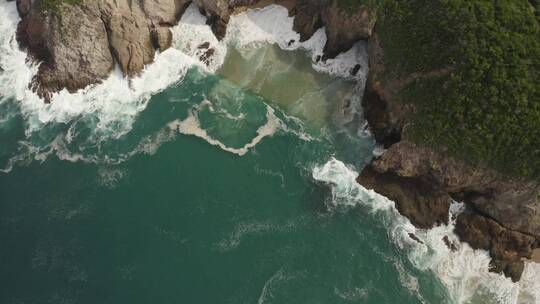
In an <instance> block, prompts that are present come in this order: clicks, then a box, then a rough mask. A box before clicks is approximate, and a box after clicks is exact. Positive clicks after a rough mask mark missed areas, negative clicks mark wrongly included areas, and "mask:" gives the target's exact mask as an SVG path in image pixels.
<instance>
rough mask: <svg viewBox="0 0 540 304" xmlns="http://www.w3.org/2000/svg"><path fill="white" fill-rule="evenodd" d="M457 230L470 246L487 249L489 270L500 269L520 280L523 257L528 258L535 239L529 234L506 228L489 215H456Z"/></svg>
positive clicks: (496, 270) (499, 270) (513, 278)
mask: <svg viewBox="0 0 540 304" xmlns="http://www.w3.org/2000/svg"><path fill="white" fill-rule="evenodd" d="M456 233H457V235H458V236H459V237H460V239H461V240H462V241H464V242H467V243H469V244H470V245H471V247H473V248H476V249H484V250H487V251H489V253H490V254H491V257H492V261H491V266H492V269H491V270H492V271H495V272H503V273H504V274H505V275H506V276H507V277H509V278H511V279H512V280H513V281H514V282H516V281H519V279H520V277H521V273H522V272H523V267H524V266H523V265H524V264H523V258H527V259H529V258H531V255H532V251H533V249H534V246H535V242H536V239H535V238H534V237H533V236H531V235H527V234H524V233H520V232H516V231H512V230H509V229H507V228H505V227H503V226H501V225H500V224H498V223H497V222H495V221H494V220H492V219H490V218H487V217H485V216H482V215H479V214H472V213H463V214H460V215H459V216H458V219H457V223H456Z"/></svg>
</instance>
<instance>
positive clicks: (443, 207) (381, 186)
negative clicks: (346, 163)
mask: <svg viewBox="0 0 540 304" xmlns="http://www.w3.org/2000/svg"><path fill="white" fill-rule="evenodd" d="M377 170H378V168H377V166H376V165H369V166H368V167H367V168H365V169H364V170H363V171H362V174H361V175H360V176H359V177H358V182H359V183H360V184H362V185H363V186H364V187H367V188H370V189H373V190H375V191H376V192H377V193H379V194H382V195H384V196H386V197H388V198H389V199H391V200H392V201H394V202H396V208H397V209H398V211H399V213H401V214H402V215H404V216H406V217H407V218H409V219H410V220H411V222H412V223H413V224H414V225H415V226H416V227H418V228H424V229H427V228H432V227H433V226H436V225H440V224H448V209H449V207H450V202H451V198H450V196H449V195H448V194H447V193H445V192H443V191H440V190H438V189H434V188H433V187H432V185H431V184H430V183H429V182H426V181H424V180H423V179H422V178H421V177H402V176H399V175H397V174H395V173H393V172H377Z"/></svg>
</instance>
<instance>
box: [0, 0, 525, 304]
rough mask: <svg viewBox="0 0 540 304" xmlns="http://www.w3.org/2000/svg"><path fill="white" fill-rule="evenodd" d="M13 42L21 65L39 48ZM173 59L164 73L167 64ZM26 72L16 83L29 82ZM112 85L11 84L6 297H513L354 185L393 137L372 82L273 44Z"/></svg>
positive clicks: (3, 264) (3, 240) (4, 110)
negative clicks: (377, 133) (368, 89)
mask: <svg viewBox="0 0 540 304" xmlns="http://www.w3.org/2000/svg"><path fill="white" fill-rule="evenodd" d="M9 5H13V4H2V7H0V13H2V14H4V16H12V15H13V12H14V10H13V8H12V7H8V6H9ZM2 10H4V11H2ZM2 26H4V28H2V27H0V30H3V33H4V35H6V34H5V33H12V31H11V32H10V31H9V30H7V27H8V26H12V24H9V23H8V24H7V25H6V24H2ZM2 43H3V47H2V50H3V53H1V54H0V56H3V57H0V63H2V65H3V67H7V66H8V65H6V63H8V59H9V60H12V61H13V58H17V56H22V55H21V54H19V53H17V52H14V53H13V51H9V52H8V50H10V49H11V47H12V46H13V43H14V42H13V41H12V40H10V39H7V38H6V37H3V38H2ZM10 52H12V53H10ZM167 56H172V55H170V53H169V55H166V54H163V55H162V57H161V58H169V57H167ZM175 56H176V55H175ZM174 58H176V57H174ZM179 58H183V57H179ZM23 62H24V61H23ZM171 64H174V63H171V62H167V65H169V66H170V65H171ZM156 66H158V67H160V66H161V67H162V68H161V69H157V70H156V71H148V72H147V74H150V76H149V77H152V79H160V77H165V76H166V74H167V73H168V71H169V70H167V69H165V68H163V66H162V65H160V62H159V60H158V62H157V63H156ZM15 69H17V66H15V67H13V65H12V66H11V69H7V72H6V73H0V82H3V83H0V87H7V88H8V89H9V88H13V87H17V86H15V85H13V84H12V83H11V82H12V81H13V79H14V78H17V79H19V78H21V77H18V76H16V75H15V74H16V73H15V72H14V71H15ZM10 73H11V74H10ZM22 78H23V79H24V77H22ZM122 81H124V82H122ZM107 83H108V85H107V86H105V89H103V90H101V91H99V92H98V93H95V92H94V91H88V92H86V93H84V94H83V95H81V96H93V97H92V100H93V102H94V103H90V104H89V103H81V104H78V103H74V102H71V103H62V102H61V101H58V102H57V103H56V105H55V104H53V105H51V106H46V108H44V106H43V105H41V104H37V103H32V102H30V101H22V102H21V100H20V98H19V96H18V93H16V92H14V93H13V94H11V91H9V90H8V89H4V90H3V91H2V92H4V93H3V94H4V96H2V100H1V102H0V169H2V171H0V286H1V287H0V303H6V304H22V303H55V304H56V303H62V304H63V303H66V304H67V303H89V304H94V303H111V304H113V303H114V304H120V303H130V304H133V303H234V304H236V303H373V304H378V303H453V302H461V300H460V299H463V298H466V299H467V301H469V300H471V301H472V303H490V302H492V301H495V300H493V299H497V297H496V296H497V294H496V292H495V293H494V292H493V291H486V292H484V293H482V294H480V295H476V296H474V297H472V298H471V297H468V296H463V294H464V291H463V290H470V289H471V288H469V286H468V285H466V284H472V283H470V282H469V281H464V280H463V279H460V277H458V278H457V280H456V282H458V283H457V285H456V286H457V287H456V286H453V285H449V284H446V285H445V284H444V282H448V280H450V279H448V278H447V277H443V279H441V276H440V275H437V274H438V273H441V268H440V266H433V265H439V264H436V263H439V262H440V261H446V260H444V259H442V258H438V259H435V258H432V257H433V256H437V254H436V250H435V249H433V248H431V247H426V248H427V249H425V250H424V249H422V250H423V251H422V250H420V251H421V252H422V255H417V256H420V257H421V258H418V257H417V256H415V257H414V258H411V251H414V250H413V249H414V248H416V247H418V246H420V245H418V244H415V242H414V241H411V240H410V239H407V238H408V236H407V234H408V231H410V229H413V228H410V227H409V225H410V224H408V223H406V222H404V220H403V219H402V218H400V217H399V216H397V215H396V214H395V211H394V210H393V209H391V207H389V206H390V205H385V204H386V203H385V201H384V200H382V199H380V198H374V196H373V194H369V193H367V192H366V191H365V189H364V190H362V188H360V186H358V185H356V183H355V182H354V178H355V172H359V171H360V170H361V168H362V167H363V166H365V165H366V164H367V163H368V162H369V161H370V160H371V159H372V157H373V152H374V150H376V147H375V143H374V141H373V139H372V137H371V136H370V135H369V132H367V131H366V129H365V121H364V119H363V118H362V115H361V107H360V98H361V92H362V85H361V83H359V82H358V80H355V79H352V78H340V77H337V76H331V75H328V74H325V73H320V72H317V71H315V70H314V69H313V66H312V59H311V58H310V55H309V54H308V53H306V52H304V51H300V50H297V51H285V50H281V49H280V48H279V47H277V46H271V45H263V46H261V45H259V46H257V47H252V48H247V49H242V50H236V49H234V48H231V49H229V51H228V52H227V55H226V56H225V57H224V62H223V64H222V65H221V66H220V68H219V69H217V70H216V71H213V72H208V71H205V70H204V69H203V68H201V67H197V66H191V67H188V68H187V69H186V71H185V75H183V77H181V78H179V79H178V80H177V81H173V82H171V83H169V84H168V85H166V86H165V88H164V89H157V90H154V89H152V85H151V84H150V83H151V82H150V81H149V80H148V78H146V80H144V79H143V80H141V81H139V82H134V83H133V84H132V85H133V86H134V87H141V86H142V87H144V88H145V89H146V90H147V91H148V92H151V94H148V95H147V96H146V95H145V96H144V97H145V98H139V97H140V94H139V95H138V97H137V98H139V99H141V100H144V102H143V101H135V102H133V101H132V100H131V99H130V97H129V96H127V95H129V93H128V92H127V91H126V93H123V91H122V90H123V89H122V83H125V80H118V82H115V81H114V78H112V80H110V81H109V80H108V81H107ZM7 91H9V92H10V94H7V93H6V92H7ZM117 92H120V93H117ZM92 94H94V95H95V96H94V95H92ZM114 94H116V95H114ZM112 95H114V96H116V97H115V98H116V99H114V100H115V101H114V102H113V101H110V100H113V98H112V97H110V96H112ZM81 96H79V97H77V96H75V97H73V96H72V97H70V98H79V99H80V100H83V99H84V98H86V97H84V98H83V97H81ZM118 96H121V97H125V96H127V97H126V100H130V101H128V102H122V101H121V98H120V97H118ZM137 98H135V97H134V98H133V99H137ZM79 99H77V100H79ZM23 100H24V98H23ZM118 100H120V101H118ZM94 105H96V106H94ZM99 107H100V108H99ZM98 108H99V109H98ZM43 109H46V110H43ZM51 113H54V115H56V116H54V119H53V118H52V117H53V116H51V115H52V114H51ZM419 237H420V238H421V239H423V240H425V242H426V243H429V244H431V243H430V242H431V241H430V237H431V234H426V233H422V232H419ZM405 239H407V241H403V240H405ZM433 242H439V243H441V242H442V241H441V240H440V237H438V238H437V240H436V241H433ZM439 243H437V244H439ZM441 244H442V243H441ZM415 246H416V247H415ZM467 252H468V251H467ZM456 263H457V262H456ZM419 264H420V265H423V266H420V267H419ZM432 264H433V265H432ZM445 267H446V268H448V269H453V268H452V267H455V265H451V264H449V265H445V264H443V265H442V270H444V269H446V268H445ZM458 268H459V267H458ZM465 268H467V265H465ZM434 269H435V271H434ZM460 269H461V268H460ZM473 272H474V269H473ZM454 275H455V276H459V275H463V274H461V273H460V274H454ZM467 275H469V274H467ZM450 277H451V278H452V273H451V275H450ZM445 280H446V281H445ZM450 281H451V280H450ZM452 282H454V281H452ZM459 282H463V284H465V285H463V286H461V285H459ZM449 286H450V287H455V288H450V287H449ZM471 286H472V288H473V289H474V288H475V287H474V286H476V285H471ZM501 286H502V285H501ZM505 286H506V285H505ZM493 294H495V296H493ZM504 295H506V294H503V296H504ZM462 296H463V298H462ZM527 299H533V300H532V301H533V302H534V298H525V301H522V303H527ZM533 302H530V303H533ZM501 303H506V302H501ZM508 303H512V302H508ZM520 303H521V302H520Z"/></svg>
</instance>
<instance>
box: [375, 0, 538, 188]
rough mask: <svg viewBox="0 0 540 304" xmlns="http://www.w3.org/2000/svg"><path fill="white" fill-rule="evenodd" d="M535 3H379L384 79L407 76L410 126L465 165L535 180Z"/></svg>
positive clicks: (454, 0)
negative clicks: (488, 168)
mask: <svg viewBox="0 0 540 304" xmlns="http://www.w3.org/2000/svg"><path fill="white" fill-rule="evenodd" d="M539 9H540V7H539V4H538V2H536V1H532V0H531V1H527V0H497V1H492V0H474V1H471V0H409V1H390V0H389V1H381V2H380V3H379V8H378V14H379V21H378V24H377V30H378V33H379V38H380V41H381V45H382V47H383V49H384V61H385V65H386V72H385V73H386V74H385V75H384V76H383V79H382V81H384V78H392V79H407V77H409V78H410V76H411V75H416V77H414V78H413V79H412V80H411V81H409V82H406V87H405V89H404V94H403V97H404V100H405V101H406V102H409V103H411V104H413V105H414V108H415V109H416V111H415V114H414V119H413V123H412V125H411V126H410V127H409V128H407V132H408V134H409V135H410V136H411V137H412V138H413V139H414V140H416V141H419V142H421V143H423V144H427V145H431V146H435V147H438V148H441V149H442V148H444V149H445V150H447V151H448V152H449V153H450V154H451V155H453V156H456V157H459V158H461V159H465V160H468V161H470V162H472V163H473V164H476V165H478V164H482V165H488V166H490V167H493V168H496V169H498V170H499V171H500V172H502V173H505V174H511V175H513V176H519V177H526V178H536V179H538V178H540V11H539Z"/></svg>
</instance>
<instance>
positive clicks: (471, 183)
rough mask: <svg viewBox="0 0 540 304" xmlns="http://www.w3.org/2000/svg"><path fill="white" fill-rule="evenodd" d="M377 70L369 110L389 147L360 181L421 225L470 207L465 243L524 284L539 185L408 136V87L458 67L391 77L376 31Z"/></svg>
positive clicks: (539, 215) (372, 49)
mask: <svg viewBox="0 0 540 304" xmlns="http://www.w3.org/2000/svg"><path fill="white" fill-rule="evenodd" d="M369 66H370V71H369V75H368V81H367V86H366V92H365V95H364V99H363V105H364V113H365V116H366V119H367V120H368V122H369V124H370V126H371V130H372V132H373V134H374V136H375V138H376V140H377V142H379V143H380V144H381V145H383V146H384V147H385V148H387V150H386V152H385V153H384V154H383V155H382V156H380V157H378V158H376V159H374V160H373V161H372V162H371V164H370V165H368V166H367V167H366V168H365V169H364V170H363V172H362V173H361V175H360V177H359V179H358V181H359V182H360V183H361V184H363V185H364V186H366V187H367V188H370V189H374V190H375V191H377V192H379V193H381V194H383V195H385V196H387V197H389V198H390V199H392V200H394V201H395V202H396V207H397V208H398V210H399V211H400V213H401V214H403V215H405V216H407V217H408V218H409V219H410V220H411V222H412V223H413V224H415V225H416V226H417V227H420V228H429V227H432V226H434V225H437V224H440V223H444V222H446V221H447V217H448V206H449V204H450V202H451V200H452V199H455V200H458V201H463V202H466V203H467V204H468V207H469V212H467V213H463V214H461V215H460V216H458V220H457V224H456V232H457V234H458V235H459V237H460V239H461V240H462V241H464V242H467V243H469V244H470V245H471V246H472V247H473V248H477V249H485V250H488V251H489V252H490V254H491V256H492V258H493V261H492V266H493V268H492V270H493V271H495V272H503V273H504V274H506V275H507V276H508V277H510V278H512V279H513V280H514V281H517V280H519V278H520V277H521V273H522V271H523V267H524V262H523V258H530V257H531V255H532V252H533V249H535V248H538V247H540V243H539V240H540V201H539V199H538V197H539V196H538V195H539V193H540V188H539V185H538V184H537V183H535V182H530V181H522V180H515V179H511V178H509V177H506V176H502V175H500V174H498V173H497V172H495V171H493V170H490V169H489V168H484V167H480V166H471V165H469V164H467V163H465V162H464V161H460V160H456V159H454V158H452V157H449V156H448V155H446V153H445V151H444V150H441V149H437V150H436V149H433V148H432V147H427V146H421V145H417V144H415V143H413V142H412V141H411V140H410V139H409V138H408V136H407V131H406V130H407V125H408V123H409V120H410V119H411V114H412V113H414V107H413V105H411V104H404V103H403V101H402V99H401V96H402V94H403V91H402V90H403V89H404V88H405V87H406V85H407V84H408V83H410V82H411V81H413V80H415V79H418V78H419V77H432V76H440V75H443V74H444V73H450V72H451V71H452V68H451V67H441V68H440V69H439V70H435V71H430V72H424V73H422V74H410V75H406V76H405V77H403V76H401V77H400V78H397V76H395V77H389V76H388V75H392V74H391V73H386V74H385V65H384V48H383V47H382V46H381V45H380V43H379V39H378V35H377V33H376V28H375V33H373V34H372V36H371V38H370V40H369ZM383 75H384V77H383Z"/></svg>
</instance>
